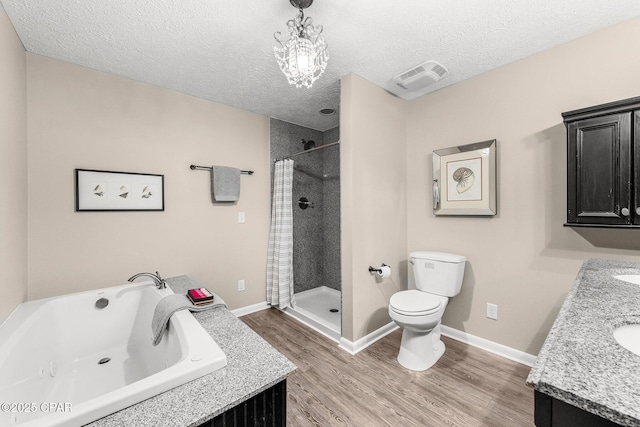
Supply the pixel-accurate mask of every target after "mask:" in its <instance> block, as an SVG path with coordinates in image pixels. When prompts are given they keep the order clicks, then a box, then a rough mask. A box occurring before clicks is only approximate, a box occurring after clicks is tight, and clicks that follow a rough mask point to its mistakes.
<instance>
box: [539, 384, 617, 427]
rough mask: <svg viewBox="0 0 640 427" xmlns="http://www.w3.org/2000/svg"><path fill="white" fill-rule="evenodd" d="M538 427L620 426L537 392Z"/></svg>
mask: <svg viewBox="0 0 640 427" xmlns="http://www.w3.org/2000/svg"><path fill="white" fill-rule="evenodd" d="M534 422H535V425H536V427H619V426H620V424H617V423H614V422H613V421H610V420H607V419H604V418H602V417H600V416H598V415H595V414H592V413H590V412H587V411H585V410H584V409H580V408H577V407H575V406H572V405H569V404H568V403H565V402H563V401H561V400H558V399H556V398H554V397H551V396H549V395H546V394H544V393H541V392H539V391H536V392H535V415H534Z"/></svg>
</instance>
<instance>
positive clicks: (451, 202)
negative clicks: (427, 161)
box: [433, 139, 497, 216]
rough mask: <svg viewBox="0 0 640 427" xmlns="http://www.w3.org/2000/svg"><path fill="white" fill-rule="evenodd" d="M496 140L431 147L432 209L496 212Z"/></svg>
mask: <svg viewBox="0 0 640 427" xmlns="http://www.w3.org/2000/svg"><path fill="white" fill-rule="evenodd" d="M496 205H497V203H496V140H495V139H492V140H490V141H483V142H477V143H475V144H468V145H460V146H457V147H450V148H443V149H441V150H434V151H433V213H434V214H435V215H470V216H493V215H495V214H496Z"/></svg>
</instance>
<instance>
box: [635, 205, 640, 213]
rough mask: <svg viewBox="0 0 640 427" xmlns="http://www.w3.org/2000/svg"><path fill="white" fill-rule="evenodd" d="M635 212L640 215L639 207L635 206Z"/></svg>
mask: <svg viewBox="0 0 640 427" xmlns="http://www.w3.org/2000/svg"><path fill="white" fill-rule="evenodd" d="M636 214H638V215H640V207H638V208H636Z"/></svg>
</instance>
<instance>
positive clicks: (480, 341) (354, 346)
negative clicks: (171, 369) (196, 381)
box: [231, 301, 536, 367]
mask: <svg viewBox="0 0 640 427" xmlns="http://www.w3.org/2000/svg"><path fill="white" fill-rule="evenodd" d="M269 307H270V306H269V305H268V304H267V302H266V301H265V302H260V303H258V304H253V305H249V306H247V307H241V308H237V309H235V310H231V313H233V314H234V315H235V316H236V317H242V316H246V315H247V314H251V313H256V312H258V311H261V310H265V309H267V308H269ZM313 329H315V328H313ZM396 329H398V325H396V324H395V322H389V323H387V324H386V325H384V326H383V327H381V328H378V329H377V330H375V331H373V332H371V333H370V334H368V335H366V336H364V337H362V338H360V339H359V340H357V341H355V342H354V341H350V340H348V339H346V338H345V337H341V338H340V340H339V345H338V347H340V348H341V349H342V350H344V351H346V352H347V353H349V354H352V355H355V354H357V353H359V352H360V351H362V350H364V349H365V348H367V347H369V346H370V345H371V344H373V343H374V342H376V341H378V340H379V339H381V338H383V337H385V336H387V335H389V334H390V333H391V332H393V331H395V330H396ZM318 332H320V333H322V332H321V331H318ZM325 335H326V334H325ZM442 335H444V336H446V337H449V338H451V339H454V340H456V341H460V342H463V343H465V344H468V345H471V346H473V347H477V348H479V349H482V350H485V351H488V352H489V353H493V354H496V355H498V356H501V357H504V358H506V359H510V360H513V361H514V362H518V363H522V364H523V365H527V366H531V367H533V365H535V363H536V356H534V355H533V354H529V353H525V352H523V351H520V350H516V349H514V348H511V347H507V346H506V345H502V344H498V343H496V342H493V341H489V340H487V339H484V338H480V337H478V336H475V335H472V334H469V333H467V332H463V331H460V330H458V329H454V328H451V327H449V326H446V325H442ZM329 338H331V339H334V338H333V337H329Z"/></svg>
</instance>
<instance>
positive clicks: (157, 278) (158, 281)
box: [128, 271, 167, 289]
mask: <svg viewBox="0 0 640 427" xmlns="http://www.w3.org/2000/svg"><path fill="white" fill-rule="evenodd" d="M142 276H144V277H151V278H152V279H153V281H154V282H156V286H157V287H158V289H164V288H166V287H167V282H165V281H164V279H163V278H162V277H160V273H158V272H157V271H156V274H153V273H138V274H134V275H133V276H131V277H129V279H128V280H129V282H133V281H134V280H136V279H137V278H138V277H142Z"/></svg>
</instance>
